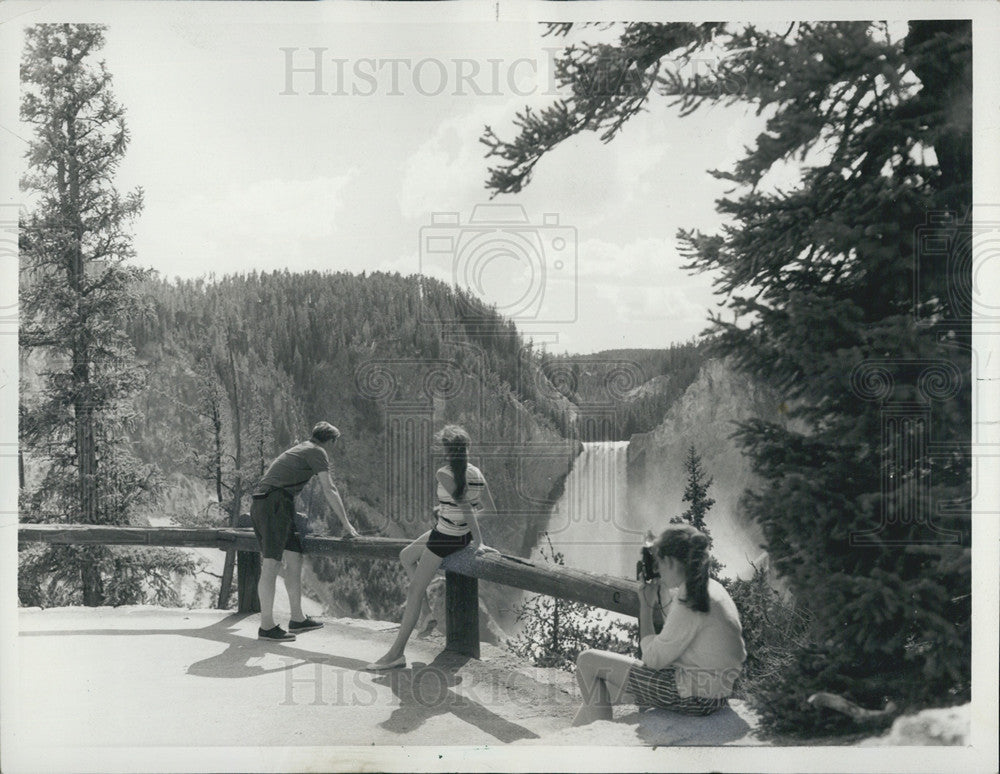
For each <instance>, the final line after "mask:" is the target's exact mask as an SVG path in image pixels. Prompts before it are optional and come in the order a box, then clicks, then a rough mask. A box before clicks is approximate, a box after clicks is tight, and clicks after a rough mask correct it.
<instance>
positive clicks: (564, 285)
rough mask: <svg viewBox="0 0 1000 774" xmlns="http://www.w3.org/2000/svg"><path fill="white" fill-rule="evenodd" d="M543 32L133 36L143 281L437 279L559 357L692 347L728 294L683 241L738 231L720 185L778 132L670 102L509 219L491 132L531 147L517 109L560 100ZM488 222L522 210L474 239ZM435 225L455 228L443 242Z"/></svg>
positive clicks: (185, 27)
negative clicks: (488, 154)
mask: <svg viewBox="0 0 1000 774" xmlns="http://www.w3.org/2000/svg"><path fill="white" fill-rule="evenodd" d="M542 32H543V30H542V28H541V27H540V25H537V24H531V23H516V22H515V23H499V24H497V23H489V24H483V23H465V22H463V23H454V24H440V23H439V24H378V25H372V24H365V23H356V24H330V25H322V24H320V25H316V24H313V25H308V26H296V25H291V24H288V25H283V24H257V23H246V24H240V23H233V22H231V21H227V22H225V23H215V24H211V23H192V22H190V21H182V20H177V19H170V20H167V21H161V20H158V19H145V20H143V22H142V23H141V24H140V23H130V22H122V23H112V24H111V25H110V27H109V30H108V33H107V45H106V47H105V49H104V51H103V57H104V59H105V61H106V62H107V66H108V68H109V70H110V72H111V73H112V75H113V76H114V88H115V92H116V94H117V96H118V98H119V99H120V101H121V102H122V103H123V104H124V106H125V107H126V109H127V121H128V126H129V129H130V132H131V144H130V146H129V149H128V152H127V155H126V158H125V160H124V162H123V164H122V166H121V169H120V173H119V177H118V185H119V187H120V189H122V190H130V189H132V188H135V187H137V186H141V187H142V189H143V191H144V195H145V209H144V212H143V213H142V215H141V217H140V219H139V220H138V221H137V222H136V223H135V226H134V234H135V247H136V251H137V258H136V260H137V263H139V264H140V265H142V266H148V267H152V268H154V269H156V270H157V271H158V272H160V273H161V274H162V275H163V276H165V277H168V278H173V277H181V278H192V277H198V276H205V275H208V274H210V273H214V274H215V275H216V276H221V275H223V274H227V273H233V272H243V271H250V270H264V271H268V270H275V269H284V268H287V269H289V270H290V271H304V270H314V269H315V270H329V271H348V272H361V271H390V272H399V273H401V274H403V275H410V274H414V273H418V272H421V273H424V274H427V275H430V276H435V277H438V278H440V279H443V280H445V281H448V282H457V283H458V284H460V285H462V286H465V287H470V288H472V289H473V290H474V291H475V292H476V293H477V295H479V296H480V297H482V298H483V299H484V300H486V301H487V302H489V303H494V304H496V305H497V307H498V309H499V310H500V311H501V312H502V313H504V314H506V315H508V316H511V317H512V318H513V319H514V320H515V321H516V323H517V324H518V327H519V329H520V330H522V332H523V333H525V335H527V336H530V337H531V338H533V339H534V340H535V341H536V342H538V343H539V344H543V345H545V346H546V347H548V348H550V349H552V351H556V352H562V351H569V352H576V353H585V352H595V351H600V350H603V349H608V348H616V347H663V346H668V345H669V344H671V343H674V342H682V341H686V340H689V339H691V338H692V337H694V336H696V335H698V334H699V333H700V332H701V331H702V330H703V329H704V328H705V327H706V319H707V317H708V311H709V309H712V308H716V307H717V305H718V303H719V301H720V299H719V298H718V297H716V296H714V295H713V292H712V279H713V278H712V277H711V276H710V275H705V274H702V275H692V274H690V273H689V272H686V271H683V270H682V269H681V268H680V267H681V265H682V264H683V262H684V261H683V259H682V258H681V256H680V255H679V254H678V245H677V242H676V239H675V235H676V232H677V229H678V228H680V227H684V228H692V227H695V228H700V229H705V230H714V229H716V228H717V227H718V225H719V223H720V220H719V217H718V216H717V214H716V213H715V208H714V201H715V200H716V199H717V198H719V197H720V196H721V195H723V194H724V193H725V190H726V187H725V184H724V183H722V182H720V181H718V180H716V179H714V178H712V177H711V176H710V175H709V174H708V172H707V171H708V170H709V169H712V168H728V167H729V166H730V165H731V164H732V163H733V162H734V161H735V160H736V159H737V158H739V156H740V154H741V150H742V148H743V146H744V145H745V144H747V143H750V142H752V140H753V138H754V137H755V136H756V134H757V133H758V132H759V131H760V129H761V127H762V119H760V118H757V117H755V116H753V115H752V114H751V115H748V114H747V113H746V110H745V109H744V108H742V107H741V108H739V109H731V110H727V109H723V108H721V107H713V108H711V109H706V110H704V111H700V112H698V113H696V114H695V115H694V116H691V117H688V118H684V119H681V118H679V117H678V114H677V110H676V108H672V107H670V106H669V105H668V104H667V101H666V100H665V99H662V98H660V99H655V100H654V101H652V102H651V103H650V106H649V110H648V111H647V112H646V113H644V114H642V115H640V116H638V117H637V118H635V119H634V120H632V121H631V122H630V123H629V124H628V125H627V126H626V128H625V130H624V131H623V132H622V134H621V135H620V136H619V137H618V138H616V139H615V140H614V141H612V142H611V143H610V144H602V143H601V142H600V140H599V139H598V137H597V135H596V134H594V133H585V134H583V135H580V136H578V137H576V138H574V139H572V140H570V141H568V142H566V143H564V144H563V145H561V146H559V147H557V148H556V149H555V150H554V151H552V152H551V153H550V154H549V155H548V156H546V157H545V158H544V159H543V160H542V161H541V162H540V163H539V164H538V166H537V167H536V170H535V173H534V178H533V181H532V183H531V184H530V185H529V186H528V187H527V188H526V189H525V190H524V191H523V192H521V193H520V194H517V195H503V196H498V197H496V198H495V199H492V200H491V199H490V197H489V192H488V191H487V190H486V189H485V187H484V182H485V180H486V177H487V168H488V166H489V164H490V162H489V160H487V159H486V158H484V153H485V150H486V147H485V146H484V145H483V144H482V143H481V142H480V141H479V138H480V136H481V134H482V131H483V127H484V126H486V125H490V126H492V127H493V128H494V129H495V130H496V131H497V133H498V134H499V135H500V136H501V137H503V138H504V139H511V138H513V136H514V128H513V118H514V116H515V114H516V112H517V111H518V110H521V109H523V108H524V106H526V105H531V106H532V107H534V108H536V109H537V108H540V107H544V106H545V105H547V104H550V103H551V102H552V101H553V100H554V99H555V95H556V93H557V92H556V91H555V90H554V88H553V84H552V81H551V60H552V57H553V55H554V52H553V51H552V49H553V48H556V47H558V46H560V45H562V44H564V42H565V41H563V40H561V39H558V38H552V37H543V35H542ZM608 36H609V33H602V32H601V31H599V30H590V31H587V30H584V31H583V32H582V33H580V35H579V37H578V38H577V39H578V40H579V39H582V40H591V39H595V38H599V37H603V38H604V39H608ZM313 49H318V52H317V51H314V50H313ZM317 56H319V58H320V62H321V68H320V72H321V75H320V79H321V81H322V82H321V83H318V82H317V76H316V62H317V58H316V57H317ZM393 60H395V61H393ZM463 76H465V78H464V79H463ZM316 91H318V92H321V93H319V94H316V93H312V92H316ZM477 92H478V93H477ZM481 204H493V205H501V209H500V210H498V211H497V210H494V211H490V212H487V213H486V214H485V215H484V214H483V211H482V210H480V211H479V217H478V218H477V221H478V223H477V225H479V224H490V225H488V226H486V229H487V230H485V231H480V230H470V226H471V224H470V220H471V218H472V215H473V210H474V208H475V207H476V206H477V205H481ZM518 206H520V207H521V208H523V213H520V212H519V211H518V210H517V209H516V208H517V207H518ZM435 213H453V214H452V215H450V216H445V217H444V221H445V225H443V226H442V225H439V223H440V221H441V220H442V217H441V216H436V215H435ZM518 216H519V217H523V218H524V219H525V222H522V223H521V224H520V226H519V227H518V226H516V225H511V226H507V225H506V224H507V223H508V220H509V219H510V218H512V217H513V218H516V217H518ZM428 227H430V228H429V229H428Z"/></svg>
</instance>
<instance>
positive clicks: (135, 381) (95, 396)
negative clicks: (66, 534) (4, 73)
mask: <svg viewBox="0 0 1000 774" xmlns="http://www.w3.org/2000/svg"><path fill="white" fill-rule="evenodd" d="M103 44H104V29H103V28H102V27H99V26H96V25H87V24H42V25H36V26H34V27H30V28H29V29H28V30H27V35H26V45H25V50H24V56H23V59H22V63H21V81H22V85H23V94H22V100H21V118H22V120H23V121H24V122H26V123H28V124H29V125H31V126H32V127H33V130H34V138H33V139H32V140H31V141H30V143H29V148H28V152H27V167H28V171H27V172H26V174H25V175H24V177H23V179H22V190H23V191H24V192H25V193H26V194H28V195H29V197H30V207H29V212H28V214H27V217H26V218H25V221H24V223H23V227H22V230H21V237H20V255H21V266H20V277H21V287H20V303H21V328H20V345H21V358H22V363H24V364H27V365H31V366H32V368H35V367H37V368H38V370H39V371H40V372H41V376H42V385H41V388H40V390H38V391H37V392H35V391H30V392H29V393H27V394H25V393H22V399H21V401H22V402H21V418H22V424H21V433H20V440H21V444H22V449H23V450H24V451H25V457H26V466H27V467H29V468H31V471H30V473H29V475H28V476H27V478H28V481H27V482H26V483H27V486H26V489H25V490H24V491H23V492H22V503H21V504H22V511H27V514H25V516H24V518H28V519H34V520H57V521H59V520H62V521H71V522H82V523H85V524H128V523H130V520H131V519H132V518H133V517H134V515H135V513H136V512H137V509H138V508H139V506H141V505H143V504H145V503H148V502H149V501H150V500H151V498H152V497H153V496H154V494H155V491H156V487H155V482H156V476H155V470H154V469H153V468H152V467H151V466H149V465H145V464H142V463H140V462H139V460H138V459H137V457H136V456H135V455H134V454H133V452H132V450H131V446H130V442H129V431H130V429H131V427H132V426H133V423H134V419H135V414H136V412H135V406H134V398H135V396H136V395H137V394H138V392H139V391H140V390H141V389H142V387H143V380H144V374H143V371H142V370H141V369H140V368H139V367H138V365H137V363H136V359H135V352H134V349H133V347H132V344H131V342H130V341H129V339H128V337H127V335H126V332H125V323H127V322H128V321H129V320H130V319H132V318H134V317H136V316H137V315H138V314H139V313H140V312H141V306H140V302H139V298H138V295H137V293H136V285H137V283H138V282H139V280H140V279H141V278H142V277H143V272H142V271H140V270H139V269H137V268H135V267H133V266H130V265H129V264H128V259H129V258H131V257H132V255H133V250H132V239H131V234H130V233H129V231H128V225H129V223H130V221H131V220H132V219H133V218H134V217H135V216H136V215H137V214H138V213H139V211H140V209H141V207H142V194H141V191H135V192H132V193H129V194H126V195H124V196H122V195H121V194H119V193H118V191H117V190H116V189H115V187H114V185H113V182H112V180H113V177H114V174H115V172H116V170H117V168H118V165H119V163H120V162H121V159H122V157H123V155H124V153H125V149H126V147H127V145H128V131H127V128H126V125H125V114H124V110H123V108H122V107H121V105H119V104H118V103H117V102H116V100H115V98H114V94H113V93H112V90H111V81H112V79H111V75H110V74H109V73H108V72H107V70H106V68H105V66H104V63H103V62H95V61H94V57H95V55H96V54H97V52H98V51H99V50H100V49H101V47H102V46H103ZM188 567H189V565H188V564H187V563H186V562H185V561H184V560H183V559H180V558H178V557H177V556H176V555H174V554H171V553H169V552H163V551H152V552H145V553H143V552H142V551H139V550H120V549H118V550H113V549H111V548H107V547H103V546H100V547H83V548H67V547H54V546H33V547H31V548H30V549H26V550H25V551H24V552H23V553H22V555H21V567H20V591H21V598H22V600H24V601H27V602H28V603H29V604H41V603H46V602H47V603H50V604H51V603H52V602H53V601H56V602H61V603H66V602H68V601H82V602H83V604H85V605H101V604H106V603H114V604H121V603H123V602H135V601H140V600H142V599H145V598H147V597H148V598H152V599H172V598H173V593H172V588H171V587H170V583H169V582H168V581H167V580H164V579H165V578H168V576H169V574H170V573H172V572H175V571H183V570H185V569H186V568H188Z"/></svg>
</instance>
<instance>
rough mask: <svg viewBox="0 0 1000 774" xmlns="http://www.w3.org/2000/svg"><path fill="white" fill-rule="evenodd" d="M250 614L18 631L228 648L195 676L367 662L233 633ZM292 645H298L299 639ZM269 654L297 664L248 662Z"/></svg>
mask: <svg viewBox="0 0 1000 774" xmlns="http://www.w3.org/2000/svg"><path fill="white" fill-rule="evenodd" d="M249 615H250V614H248V613H242V614H241V613H234V614H233V615H228V616H226V617H225V618H223V619H222V620H220V621H217V622H216V623H214V624H212V625H211V626H202V627H198V628H195V629H174V628H170V629H63V630H60V631H36V632H21V633H20V636H21V637H60V636H66V635H83V636H87V637H93V636H102V635H114V636H116V637H130V636H149V635H157V636H164V635H166V636H170V635H175V636H177V635H179V636H181V637H195V638H197V639H201V640H209V641H210V642H220V643H222V644H224V645H228V647H227V648H226V649H225V650H224V651H222V652H221V653H218V654H216V655H214V656H209V657H208V658H205V659H202V660H201V661H196V662H195V663H193V664H192V665H191V666H189V667H188V669H187V672H188V674H190V675H195V676H197V677H256V676H258V675H263V674H268V673H269V672H283V671H285V670H287V669H294V668H295V667H297V666H301V664H302V663H319V664H328V665H329V666H333V667H339V668H341V669H352V670H358V669H361V668H362V667H363V666H364V665H365V664H366V663H367V662H365V661H361V660H360V659H356V658H343V657H341V656H331V655H330V654H329V653H320V652H317V651H314V650H306V649H305V648H300V647H297V646H296V645H294V644H286V643H271V642H261V641H260V640H257V639H252V638H249V637H247V636H245V635H240V634H234V633H233V629H234V627H235V626H236V624H238V623H239V622H240V621H242V620H243V619H245V618H247V617H248V616H249ZM294 642H298V640H295V641H294ZM268 653H274V654H277V655H279V656H282V657H283V658H291V659H298V662H297V663H288V664H286V665H285V666H281V667H275V668H272V669H265V668H264V667H261V666H257V665H254V664H250V663H249V660H250V659H252V658H260V657H261V656H263V655H266V654H268Z"/></svg>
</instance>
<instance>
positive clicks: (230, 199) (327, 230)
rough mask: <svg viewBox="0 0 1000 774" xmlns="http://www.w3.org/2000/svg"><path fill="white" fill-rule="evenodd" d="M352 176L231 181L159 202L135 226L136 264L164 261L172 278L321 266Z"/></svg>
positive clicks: (158, 264) (337, 225) (336, 230)
mask: <svg viewBox="0 0 1000 774" xmlns="http://www.w3.org/2000/svg"><path fill="white" fill-rule="evenodd" d="M354 174H355V173H354V171H353V170H351V171H349V172H348V173H346V174H344V175H340V176H336V177H317V178H314V179H311V180H284V179H270V180H259V181H254V182H251V183H249V184H247V185H244V186H236V185H229V186H226V187H225V188H222V189H221V190H218V191H215V192H211V193H209V192H200V193H197V194H195V195H193V196H190V197H189V198H187V199H186V200H185V201H183V202H181V203H179V204H177V203H173V206H172V203H169V202H166V201H164V200H159V201H158V203H157V206H156V207H155V208H148V209H147V210H146V212H145V213H144V214H143V217H142V218H141V219H140V221H139V223H138V224H137V227H136V247H137V249H138V256H139V262H140V263H142V264H152V265H157V266H170V267H171V269H170V271H169V272H167V273H168V274H169V275H171V276H172V275H174V274H177V275H180V276H197V275H199V274H203V273H207V272H210V271H219V272H229V271H234V270H242V269H244V268H254V269H259V270H269V269H278V268H282V267H284V266H286V265H290V264H291V265H295V266H296V268H320V267H321V266H320V263H319V259H320V258H321V256H322V255H323V254H325V253H327V252H328V251H329V242H330V240H331V238H332V237H333V236H334V235H335V234H336V233H337V232H338V229H339V224H338V216H339V215H341V213H342V210H343V207H344V203H345V198H346V189H347V187H348V186H349V185H350V183H351V180H352V178H353V177H354ZM166 254H169V257H165V256H166Z"/></svg>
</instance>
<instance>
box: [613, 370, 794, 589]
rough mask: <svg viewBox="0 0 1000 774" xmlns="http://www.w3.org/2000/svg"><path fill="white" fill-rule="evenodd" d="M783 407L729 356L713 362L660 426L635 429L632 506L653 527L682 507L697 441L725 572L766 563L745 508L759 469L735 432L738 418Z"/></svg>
mask: <svg viewBox="0 0 1000 774" xmlns="http://www.w3.org/2000/svg"><path fill="white" fill-rule="evenodd" d="M782 412H783V406H782V401H781V398H780V396H778V395H777V394H775V393H774V391H772V390H771V389H769V388H768V387H766V386H765V385H762V384H759V383H756V382H754V381H753V380H752V379H750V378H749V377H747V376H745V375H743V374H740V373H737V372H736V371H735V370H734V369H733V368H732V366H731V365H730V364H729V363H728V362H725V361H723V360H717V359H715V360H709V361H707V362H706V363H705V364H704V365H703V366H702V368H701V371H700V373H699V374H698V378H697V379H696V380H695V382H694V383H693V384H692V385H691V386H690V387H688V389H687V390H686V391H685V393H684V395H683V396H681V398H680V399H679V400H678V401H677V402H676V403H675V404H674V405H673V406H671V408H670V410H669V411H668V412H667V414H666V416H665V417H664V419H663V421H662V422H661V423H660V425H659V426H658V427H656V429H654V430H653V431H651V432H649V433H641V434H637V435H634V436H632V439H631V442H630V444H629V451H628V507H629V511H630V513H631V514H632V515H633V516H637V520H638V521H639V522H642V523H646V524H648V526H649V527H650V528H651V529H652V530H653V531H654V532H655V531H658V530H659V529H662V528H663V527H664V526H665V525H666V524H667V523H668V521H669V520H670V518H671V517H672V516H679V515H680V514H681V513H683V511H684V510H685V508H686V507H687V504H686V503H684V502H682V500H681V498H682V496H683V493H684V486H685V481H686V472H685V470H684V458H685V455H686V454H687V450H688V447H689V446H690V445H691V444H694V447H695V450H696V451H697V453H698V454H699V455H701V460H702V466H703V468H704V470H705V472H706V473H707V474H708V475H709V476H711V477H712V478H713V484H712V486H711V487H710V488H709V490H708V495H709V497H713V498H715V505H714V506H713V507H712V509H711V511H710V512H709V515H708V518H707V524H708V528H709V530H710V532H711V534H712V538H713V540H714V545H713V553H714V554H715V557H716V558H717V559H718V560H719V561H721V562H722V563H723V565H724V566H725V567H724V569H723V572H722V574H723V575H724V576H739V577H747V576H748V575H749V574H751V572H752V568H751V562H753V563H755V564H760V563H761V562H766V555H763V554H764V546H763V545H762V535H761V532H760V529H759V527H757V525H756V524H752V523H749V522H748V520H747V519H746V518H745V516H744V515H743V514H742V512H741V508H740V505H739V500H740V496H741V494H742V493H743V491H744V490H745V489H746V488H747V487H748V486H750V485H752V484H753V483H754V476H753V473H752V472H751V470H750V464H749V461H748V460H747V459H746V458H745V457H744V456H743V454H742V453H741V452H740V450H739V448H738V447H737V446H736V443H735V441H734V440H733V439H732V437H731V436H732V433H733V432H734V431H735V430H736V425H735V423H736V422H739V421H742V420H747V419H750V418H753V417H759V418H762V419H766V420H769V421H784V420H783V413H782ZM633 520H636V519H633Z"/></svg>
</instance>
